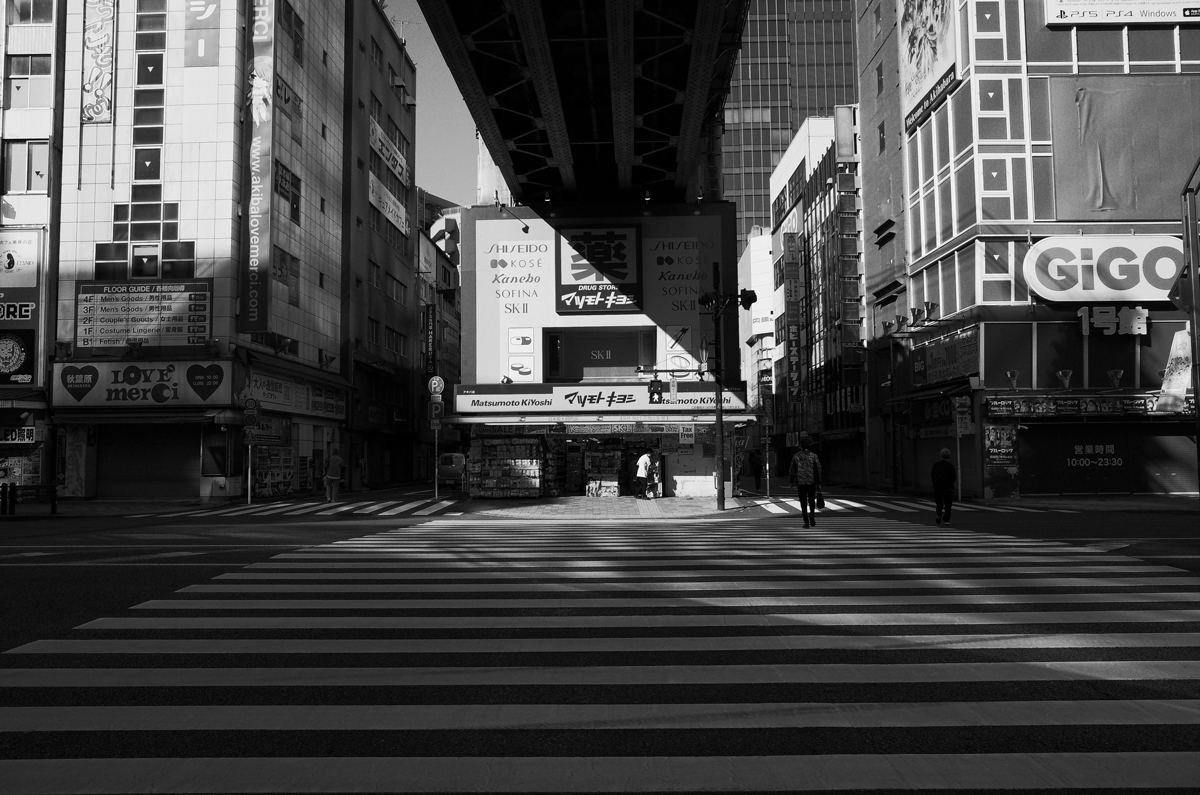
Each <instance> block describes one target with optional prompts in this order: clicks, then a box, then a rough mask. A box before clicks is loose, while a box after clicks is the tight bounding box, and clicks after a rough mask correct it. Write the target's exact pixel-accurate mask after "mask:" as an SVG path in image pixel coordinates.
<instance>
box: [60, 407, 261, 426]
mask: <svg viewBox="0 0 1200 795" xmlns="http://www.w3.org/2000/svg"><path fill="white" fill-rule="evenodd" d="M54 421H55V422H56V423H58V424H60V425H169V424H179V423H185V424H188V423H205V422H215V423H218V424H220V425H244V424H245V420H244V418H243V416H242V411H241V409H193V410H191V411H182V410H181V411H170V410H167V411H137V410H114V411H56V412H55V413H54Z"/></svg>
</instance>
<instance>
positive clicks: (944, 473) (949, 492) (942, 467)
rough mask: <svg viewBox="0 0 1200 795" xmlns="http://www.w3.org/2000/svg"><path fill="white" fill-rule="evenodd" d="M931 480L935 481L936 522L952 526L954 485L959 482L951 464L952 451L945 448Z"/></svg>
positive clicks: (930, 474)
mask: <svg viewBox="0 0 1200 795" xmlns="http://www.w3.org/2000/svg"><path fill="white" fill-rule="evenodd" d="M929 479H930V480H932V481H933V510H934V522H935V523H937V524H950V506H951V505H952V504H953V503H954V483H955V481H957V480H958V471H957V470H955V468H954V464H952V463H950V451H949V450H948V449H947V448H945V447H943V448H942V457H941V458H940V459H939V460H937V461H935V462H933V468H932V469H931V470H930V471H929Z"/></svg>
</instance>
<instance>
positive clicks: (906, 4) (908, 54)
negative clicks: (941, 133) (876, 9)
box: [896, 0, 958, 130]
mask: <svg viewBox="0 0 1200 795" xmlns="http://www.w3.org/2000/svg"><path fill="white" fill-rule="evenodd" d="M956 6H957V4H956V3H952V2H950V0H929V1H928V2H923V3H914V2H911V0H897V2H896V19H898V20H899V23H900V35H899V36H897V37H896V38H897V40H898V41H899V43H900V94H901V109H902V111H903V113H904V128H905V129H906V130H911V129H912V128H913V127H914V126H916V125H917V124H920V123H921V120H922V119H924V118H925V116H927V115H928V114H929V111H931V110H933V108H934V106H936V105H937V104H938V102H940V101H941V100H942V98H943V97H945V96H946V95H947V94H948V93H949V92H950V89H952V88H953V87H954V85H955V84H956V82H957V80H958V64H957V62H956V61H955V54H956V52H957V49H958V45H957V41H956V37H955V31H954V19H955V16H956V11H955V8H956Z"/></svg>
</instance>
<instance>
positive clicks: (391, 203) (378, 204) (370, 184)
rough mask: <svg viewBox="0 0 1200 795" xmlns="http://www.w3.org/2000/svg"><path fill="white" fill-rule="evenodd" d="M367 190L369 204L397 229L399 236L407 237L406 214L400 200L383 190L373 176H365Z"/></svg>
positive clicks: (381, 185)
mask: <svg viewBox="0 0 1200 795" xmlns="http://www.w3.org/2000/svg"><path fill="white" fill-rule="evenodd" d="M367 190H368V198H369V199H370V201H371V204H372V205H373V206H374V207H375V208H376V209H377V210H379V212H381V213H383V217H384V218H386V219H388V220H389V221H391V222H392V226H394V227H396V228H397V229H399V230H400V232H401V234H404V235H407V234H408V213H406V212H405V211H404V205H403V204H401V203H400V200H399V199H397V198H396V197H395V196H393V195H392V192H391V191H390V190H388V189H387V188H385V187H384V185H383V183H382V182H380V181H379V180H378V179H376V178H375V175H374V174H368V175H367Z"/></svg>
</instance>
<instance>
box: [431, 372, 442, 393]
mask: <svg viewBox="0 0 1200 795" xmlns="http://www.w3.org/2000/svg"><path fill="white" fill-rule="evenodd" d="M445 390H446V382H445V381H443V380H442V377H441V376H439V375H435V376H434V377H433V378H430V379H429V394H431V395H440V394H442V392H444V391H445Z"/></svg>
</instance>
